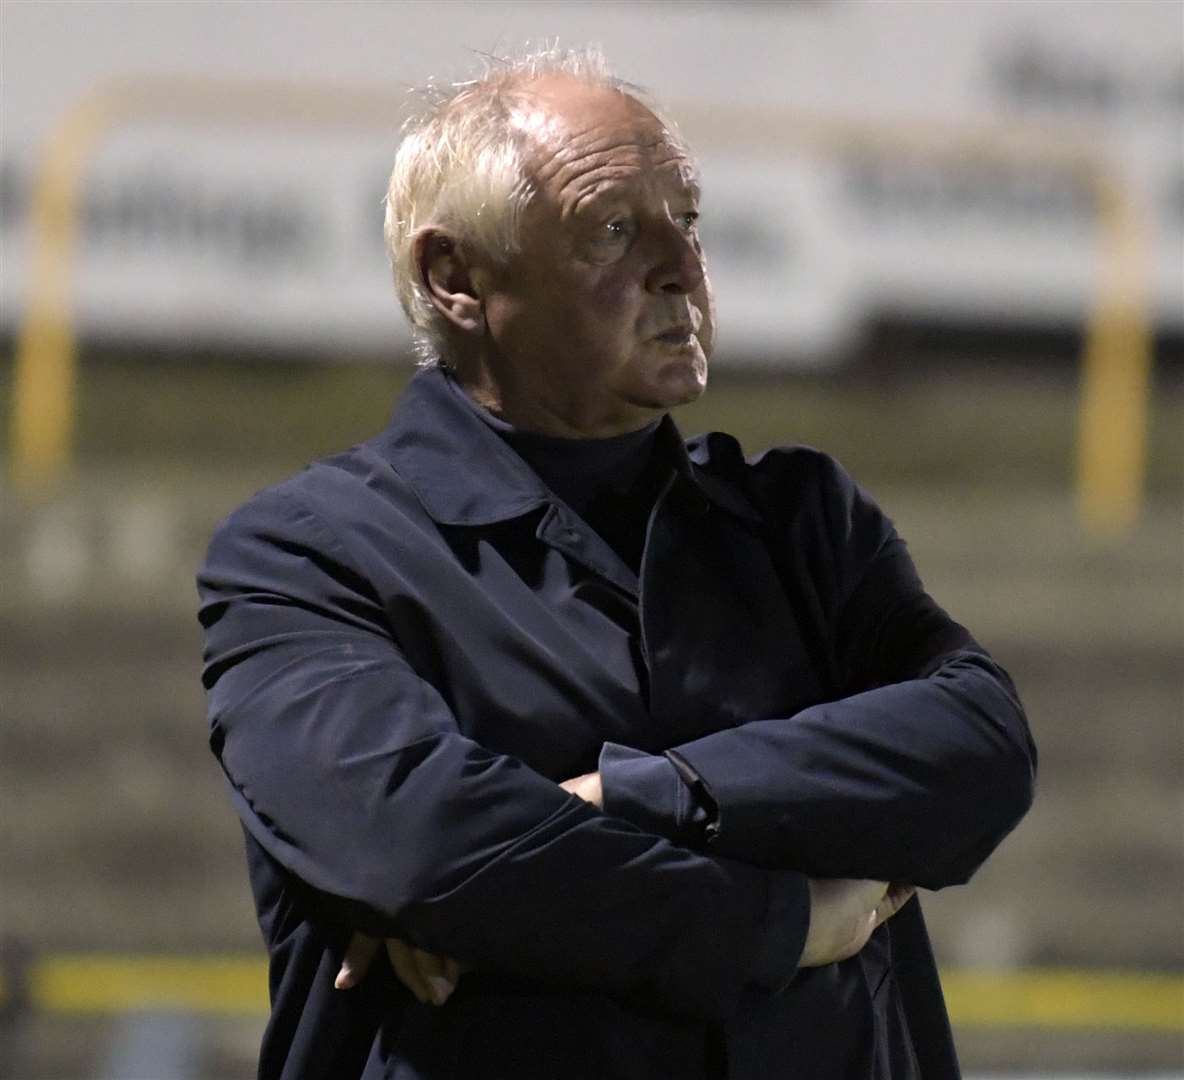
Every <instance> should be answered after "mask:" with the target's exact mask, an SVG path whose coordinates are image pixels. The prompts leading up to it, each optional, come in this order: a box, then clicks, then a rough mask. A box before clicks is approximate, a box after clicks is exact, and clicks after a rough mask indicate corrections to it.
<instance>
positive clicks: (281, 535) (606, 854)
mask: <svg viewBox="0 0 1184 1080" xmlns="http://www.w3.org/2000/svg"><path fill="white" fill-rule="evenodd" d="M901 558H903V559H904V560H906V561H907V556H904V555H903V554H902V553H900V552H888V553H887V555H886V557H885V558H884V559H883V560H880V563H881V565H880V567H879V569H878V570H877V573H880V572H882V573H884V574H885V575H898V576H901V575H902V567H904V566H905V563H902V562H900V561H899V560H900V559H901ZM907 568H908V569H910V570H911V563H909V564H907ZM907 578H908V575H907V574H903V575H902V580H906V583H907ZM200 585H201V589H202V596H203V609H202V622H203V625H204V626H205V628H206V632H207V652H206V657H207V666H206V673H205V681H206V685H207V688H208V689H209V695H210V718H211V743H212V746H213V749H214V750H215V753H216V754H217V755H218V757H219V759H220V761H221V763H222V766H223V769H224V771H225V773H226V775H227V777H228V779H229V781H230V786H231V794H232V798H233V799H234V801H235V802H236V804H237V808H238V811H239V814H240V816H241V817H242V819H243V821H244V823H245V825H246V827H247V828H248V829H249V831H250V832H251V833H252V835H253V836H254V837H255V838H256V840H258V841H259V843H260V844H262V846H263V847H264V848H265V849H266V850H267V851H268V852H269V853H270V854H271V855H272V857H273V858H275V859H276V860H278V861H279V862H280V863H281V864H282V865H283V866H284V867H286V868H287V870H288V871H290V872H291V873H292V874H294V875H295V876H296V877H297V878H299V879H300V880H302V881H304V882H305V883H306V884H308V885H310V886H312V887H313V888H314V889H315V890H318V892H319V893H320V894H322V895H323V896H324V898H325V903H326V909H327V910H332V911H335V912H338V913H340V917H341V918H343V919H348V920H349V922H350V924H351V925H354V926H357V927H359V928H360V929H362V930H364V931H366V932H367V933H369V934H371V935H374V936H376V937H399V938H401V939H405V940H406V941H407V942H410V943H412V944H413V945H414V946H415V947H417V948H419V949H421V950H423V951H425V952H430V953H436V954H440V955H443V956H449V957H455V958H457V960H458V961H459V962H461V963H466V964H476V965H480V966H481V967H484V968H489V969H492V970H499V971H505V972H508V973H512V974H520V975H525V976H529V977H532V978H540V979H544V980H552V981H555V982H556V983H558V984H563V985H571V984H578V985H585V986H595V987H598V988H601V989H604V990H607V991H610V992H615V993H620V994H623V995H634V994H639V995H645V996H647V997H656V998H657V999H658V1000H660V1001H662V1002H663V1003H665V1004H666V1005H667V1006H668V1007H670V1008H672V1009H675V1010H678V1011H682V1012H686V1013H689V1014H691V1015H704V1016H719V1015H723V1014H725V1013H726V1012H727V1011H729V1009H730V1006H731V1003H732V1002H733V1001H734V1000H735V996H736V994H737V993H738V991H739V990H740V988H741V987H742V986H743V985H744V984H745V983H746V982H747V981H748V980H749V979H750V977H751V972H752V971H753V970H754V968H757V967H760V966H761V964H760V960H761V956H760V954H761V952H762V950H769V949H777V950H778V951H779V952H781V953H782V954H783V956H782V958H781V962H782V964H783V965H784V967H783V971H784V978H785V979H788V977H790V976H791V975H792V971H793V967H794V964H795V962H796V961H797V960H798V958H799V956H800V954H801V953H802V951H803V948H804V947H805V944H806V940H807V931H808V928H809V924H810V921H811V920H810V906H811V896H810V890H811V886H810V884H809V882H808V879H807V877H806V875H807V874H809V875H812V876H815V877H820V878H821V877H826V878H859V879H865V878H867V879H876V880H879V881H883V882H909V883H915V884H922V885H927V886H931V887H938V886H940V885H944V884H950V883H952V882H956V881H962V880H965V878H966V877H967V876H968V875H969V873H970V872H972V871H973V869H974V867H975V866H977V865H978V863H979V862H981V860H982V859H983V858H985V857H986V855H987V854H988V853H989V851H990V850H992V849H993V847H994V846H995V844H997V843H998V841H999V840H1000V839H1001V838H1002V836H1003V835H1005V834H1006V832H1007V831H1008V830H1009V829H1010V828H1011V827H1012V826H1013V825H1014V823H1015V822H1016V821H1017V820H1018V819H1019V817H1020V816H1022V813H1023V812H1024V810H1026V808H1027V805H1028V801H1029V800H1030V798H1031V776H1032V764H1033V758H1032V751H1031V746H1030V742H1029V740H1028V736H1027V731H1026V726H1025V724H1024V719H1023V714H1022V711H1021V710H1020V709H1019V706H1018V703H1017V702H1016V701H1015V698H1014V695H1013V693H1012V691H1011V688H1010V683H1009V681H1008V680H1007V678H1006V676H1005V675H1004V674H1003V673H1002V672H1001V671H1000V670H999V669H998V668H996V667H995V666H994V665H993V664H992V663H991V661H990V660H989V659H988V658H987V657H986V656H985V655H984V654H982V653H981V652H980V651H979V650H977V649H976V648H975V647H974V646H973V643H971V642H969V639H964V640H960V641H953V640H947V638H946V637H944V636H943V635H946V634H948V632H949V626H951V625H952V624H949V623H948V620H945V621H944V622H942V621H941V620H938V619H935V616H934V614H933V610H931V609H930V608H929V607H925V605H924V604H922V603H921V602H920V601H915V603H916V605H917V606H916V608H915V610H912V611H911V613H910V611H908V610H903V609H901V604H903V603H904V601H903V599H902V595H903V593H905V592H908V593H909V594H910V595H911V594H912V587H911V586H909V587H908V588H907V589H904V590H902V594H901V595H898V596H896V598H895V599H894V600H893V605H894V606H895V608H896V610H881V611H879V612H877V613H875V614H873V615H870V616H868V618H869V619H871V620H872V622H873V623H874V622H876V620H880V621H884V622H885V623H887V622H890V623H891V624H892V629H893V640H899V639H901V638H904V639H908V640H910V641H912V642H913V646H912V648H911V651H910V650H905V652H906V653H908V655H906V656H904V658H903V659H899V660H895V661H893V662H892V663H893V664H894V665H895V666H896V667H897V668H898V669H907V670H908V671H909V673H910V674H915V675H917V676H919V677H914V678H905V679H904V681H889V680H890V679H891V680H895V679H896V677H897V675H898V674H899V671H890V670H887V668H886V667H885V666H884V665H885V663H886V662H884V661H883V658H872V659H871V660H868V659H866V658H864V659H862V660H861V659H860V657H858V656H857V655H856V653H857V652H858V650H855V649H854V647H852V649H851V650H850V652H851V655H849V656H846V657H845V659H844V663H846V664H848V665H849V666H851V667H852V669H853V670H854V669H856V668H860V669H862V670H864V671H875V680H874V681H879V682H885V683H887V685H882V686H877V687H875V688H873V689H868V690H865V691H864V692H862V693H858V694H852V695H850V696H848V697H845V698H843V699H841V700H839V701H836V702H834V703H831V704H826V705H818V706H815V707H813V708H811V709H807V710H805V711H804V712H801V713H798V714H797V715H795V716H793V717H784V718H772V719H762V720H758V721H754V722H753V723H750V724H745V725H742V726H740V727H738V728H730V729H728V730H725V731H722V732H719V733H717V734H714V735H709V736H706V737H705V738H703V739H698V740H695V741H694V742H692V743H689V744H686V745H684V746H682V747H680V748H678V749H679V751H680V752H681V753H682V754H683V756H684V757H685V758H686V760H687V761H688V762H690V764H691V765H692V766H693V767H694V768H695V769H696V771H697V772H698V773H699V774H700V775H701V776H702V777H703V779H704V781H705V783H706V785H707V787H708V788H709V789H710V791H711V794H712V796H713V798H714V799H715V801H716V803H717V805H718V814H719V826H720V828H719V830H718V833H717V834H716V837H715V839H714V841H713V842H712V844H711V846H710V848H709V849H708V850H707V851H697V850H692V849H691V848H689V847H687V846H680V845H676V844H674V843H671V842H670V841H669V840H667V839H664V838H663V837H662V836H661V835H659V831H658V830H657V829H656V828H655V825H654V820H656V819H654V818H653V815H658V818H660V815H661V814H662V813H663V812H664V811H663V808H662V807H661V806H651V807H650V808H649V811H648V813H649V814H650V815H651V820H647V823H646V829H647V831H641V830H639V829H638V828H637V827H636V826H634V825H632V824H630V823H629V822H627V821H626V820H624V819H622V818H620V817H616V816H614V814H613V813H612V809H613V798H612V777H611V776H608V777H606V778H605V779H606V784H607V787H606V803H607V805H608V809H609V813H604V812H601V811H600V810H598V809H597V808H596V807H595V806H593V805H591V804H590V803H589V802H587V801H585V800H584V799H582V798H580V797H578V796H576V795H573V794H572V793H571V792H569V791H567V790H564V789H563V788H562V787H560V786H559V784H558V783H556V782H555V781H554V780H552V779H549V778H547V777H544V776H542V775H540V774H539V773H537V772H534V771H533V770H531V769H529V768H528V767H526V766H525V765H524V764H522V763H521V762H520V761H517V760H516V759H513V758H510V757H507V756H505V755H499V754H496V753H493V752H491V751H489V750H487V749H485V748H484V747H482V746H480V745H479V744H477V743H476V742H474V741H473V740H471V739H469V738H466V737H465V736H464V735H463V734H462V733H461V730H460V727H459V725H458V724H457V721H456V718H455V717H454V716H453V714H452V713H451V711H450V709H449V707H448V705H447V703H446V702H445V701H444V699H443V698H442V697H441V695H440V694H439V693H438V691H437V690H436V689H435V688H434V687H432V686H431V685H430V684H429V683H427V682H426V681H424V680H423V679H421V678H420V677H419V676H418V675H417V674H416V672H415V671H414V670H413V669H412V668H411V666H410V664H409V663H408V662H407V660H406V659H405V657H404V656H403V654H402V653H401V651H400V649H399V648H398V646H397V645H396V643H395V642H394V641H393V640H392V639H391V637H390V636H389V633H388V632H387V631H386V629H385V627H386V621H385V618H384V612H383V610H382V607H381V603H380V601H379V599H378V598H377V597H376V596H375V595H374V593H373V591H372V590H371V589H369V588H368V587H367V584H366V579H365V577H364V575H363V573H362V570H361V568H359V567H357V566H354V565H351V562H350V559H349V557H348V555H347V553H346V551H345V549H344V548H343V547H342V546H341V545H340V543H339V542H338V541H337V539H336V538H335V537H334V536H333V534H332V533H331V532H330V531H329V530H328V529H327V527H326V526H325V525H324V524H323V522H322V521H321V520H320V518H318V517H317V516H316V515H315V514H314V513H313V512H312V511H310V510H309V509H308V508H307V507H306V506H305V505H304V504H303V503H302V502H301V501H300V500H298V499H295V498H293V497H291V496H290V495H286V494H283V493H275V492H272V493H270V494H267V495H264V496H262V497H259V498H257V499H256V500H255V501H253V502H252V503H251V504H248V506H247V507H246V508H244V510H242V511H240V512H239V513H238V514H237V515H235V516H234V517H232V519H231V520H230V522H229V524H228V525H227V526H226V527H225V528H223V529H222V530H221V531H220V533H219V535H218V536H217V537H216V538H215V541H214V543H213V544H212V546H211V549H210V556H209V559H208V561H207V564H206V566H205V568H204V569H203V572H202V575H201V578H200ZM926 599H927V598H926ZM906 607H907V605H906ZM913 624H916V626H914V625H913ZM931 624H933V625H937V624H940V627H939V629H938V630H934V629H933V625H931ZM910 627H912V629H910ZM885 630H886V627H885V626H879V627H877V626H875V625H870V624H869V625H862V624H861V625H858V626H854V627H851V628H849V629H848V634H849V635H853V636H854V637H856V638H857V637H859V636H862V637H863V638H865V639H866V640H876V639H878V637H880V636H882V635H883V633H884V632H885ZM951 645H953V646H954V647H953V648H950V646H951ZM893 648H898V647H897V646H893ZM838 651H839V653H840V654H843V653H844V650H843V649H842V648H840V649H839V650H838ZM914 653H918V654H924V656H923V658H922V659H921V661H920V662H918V655H913V654H914ZM889 666H891V665H889ZM878 668H883V670H877V669H878ZM675 779H676V780H677V778H675ZM677 782H680V783H681V781H677ZM984 793H989V796H990V797H989V798H986V797H984ZM669 824H670V830H669V835H679V833H680V830H681V829H682V828H683V827H684V825H685V823H684V822H680V821H677V820H673V819H672V820H670V822H669ZM836 829H839V830H842V833H841V835H842V837H843V843H841V844H836V843H835V842H834V837H835V835H836V834H835V830H836ZM901 895H902V894H900V893H897V894H894V896H893V897H892V898H889V900H888V904H887V906H886V907H881V911H887V912H888V913H889V914H890V913H891V910H895V908H894V907H893V904H895V903H898V902H899V900H900V899H901ZM774 898H779V900H778V907H779V910H781V911H782V912H783V913H784V912H789V915H788V917H787V918H786V919H785V921H786V922H787V923H788V924H791V925H785V926H781V927H779V928H770V927H769V926H767V925H766V921H767V919H768V917H769V914H768V913H769V910H770V904H771V902H773V901H774ZM814 903H815V905H818V903H819V899H818V897H817V896H815V897H814ZM879 903H880V900H879V899H876V900H875V901H874V905H878V904H879ZM874 905H873V906H874ZM889 909H891V910H889ZM491 911H496V912H497V913H498V917H497V918H496V919H493V918H490V917H489V913H490V912H491ZM877 917H878V915H877ZM815 921H816V925H817V911H816V913H815ZM771 931H774V932H771Z"/></svg>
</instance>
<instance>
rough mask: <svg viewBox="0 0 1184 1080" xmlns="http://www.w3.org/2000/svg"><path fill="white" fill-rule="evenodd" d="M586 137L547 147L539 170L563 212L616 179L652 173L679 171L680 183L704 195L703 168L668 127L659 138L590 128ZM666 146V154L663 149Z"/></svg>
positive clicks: (574, 208)
mask: <svg viewBox="0 0 1184 1080" xmlns="http://www.w3.org/2000/svg"><path fill="white" fill-rule="evenodd" d="M580 135H582V136H584V138H583V139H582V140H581V139H580V138H579V137H578V136H577V138H574V139H571V140H567V141H565V142H562V143H558V142H557V143H553V144H552V145H551V147H548V148H547V150H548V151H549V153H548V155H547V158H546V159H545V160H544V161H543V162H541V163H540V164H539V165H538V166H537V167H536V169H535V170H534V177H535V180H536V182H538V183H539V184H540V185H548V186H551V185H553V187H552V190H553V192H554V195H555V198H556V200H557V202H558V203H559V205H560V207H561V213H562V215H563V216H567V214H568V213H574V212H576V211H577V210H578V209H579V207H580V205H581V204H583V203H584V202H586V201H587V200H588V199H590V198H594V197H595V196H597V195H599V194H601V193H602V192H603V191H604V190H605V189H606V188H608V187H611V186H612V185H613V184H614V183H615V182H621V183H622V184H623V185H624V184H628V183H629V182H630V181H631V180H634V179H635V178H637V177H639V176H641V177H643V176H645V174H646V173H650V174H658V173H661V172H665V171H667V170H670V169H673V171H674V172H675V173H676V174H677V176H678V180H679V182H680V183H682V184H683V185H684V186H686V187H687V188H689V189H691V192H692V194H693V195H694V196H696V197H697V196H698V183H697V179H698V170H697V169H696V168H695V166H694V163H693V162H692V161H691V159H690V158H689V157H688V156H687V154H686V152H685V151H684V150H683V148H682V147H681V146H679V145H678V144H677V143H675V142H673V141H672V140H671V139H670V138H669V136H668V135H667V133H666V132H665V131H664V130H663V131H662V132H661V133H660V134H659V135H657V136H656V137H655V138H653V139H647V140H644V141H643V140H638V139H634V140H627V141H624V140H621V139H620V138H614V137H605V136H600V137H597V136H596V135H595V128H591V129H586V130H585V131H583V132H581V133H580ZM588 136H592V137H591V138H589V137H588ZM580 141H585V142H587V143H588V144H589V145H587V146H586V147H584V148H582V147H580V146H579V145H578V143H579V142H580ZM573 144H575V145H574V147H573ZM573 148H574V151H575V152H574V154H573V153H572V151H573ZM661 150H665V151H666V153H658V151H661Z"/></svg>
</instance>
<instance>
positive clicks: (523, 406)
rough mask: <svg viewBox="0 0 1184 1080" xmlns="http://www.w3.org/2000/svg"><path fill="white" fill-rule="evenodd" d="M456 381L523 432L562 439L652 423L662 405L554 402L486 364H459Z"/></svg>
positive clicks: (609, 434) (622, 431)
mask: <svg viewBox="0 0 1184 1080" xmlns="http://www.w3.org/2000/svg"><path fill="white" fill-rule="evenodd" d="M454 375H455V378H456V381H457V382H458V383H459V384H460V386H461V387H462V388H463V389H464V391H465V393H466V394H468V395H469V397H471V398H472V399H473V400H474V401H475V402H476V403H477V404H478V405H480V406H481V407H482V408H483V409H488V410H489V412H491V413H493V415H494V416H497V417H499V418H501V419H502V420H505V421H506V422H507V423H508V424H511V425H513V427H514V429H515V430H517V431H523V432H535V433H537V434H539V435H550V436H552V437H554V438H559V439H610V438H613V437H615V436H617V435H628V434H629V433H630V432H633V431H640V430H641V429H642V428H644V427H646V426H647V425H649V424H652V423H653V422H654V421H655V420H657V419H658V418H659V417H660V416H661V415H662V410H661V409H644V408H640V407H639V408H634V409H631V410H629V412H628V413H615V414H613V415H611V416H610V415H607V414H605V413H597V412H596V411H595V410H594V409H591V408H589V407H588V404H587V403H586V402H581V401H578V400H575V399H565V400H561V401H558V402H554V401H551V400H549V399H548V397H547V396H546V395H544V394H540V393H538V392H537V391H535V390H533V389H532V388H530V387H526V386H523V385H521V384H518V385H515V384H513V383H509V382H508V381H507V380H504V379H498V378H496V377H495V376H494V374H493V373H492V372H491V371H490V370H489V368H488V367H487V366H486V365H483V364H471V365H458V366H457V367H456V368H455V369H454Z"/></svg>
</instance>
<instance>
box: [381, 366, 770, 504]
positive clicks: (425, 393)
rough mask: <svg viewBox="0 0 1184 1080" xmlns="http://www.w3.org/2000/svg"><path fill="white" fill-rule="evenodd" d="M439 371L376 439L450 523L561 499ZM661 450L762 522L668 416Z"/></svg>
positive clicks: (419, 384)
mask: <svg viewBox="0 0 1184 1080" xmlns="http://www.w3.org/2000/svg"><path fill="white" fill-rule="evenodd" d="M450 381H451V380H450V376H449V375H448V374H447V373H446V372H445V371H443V370H442V369H439V368H429V369H428V370H426V371H420V372H417V373H416V374H415V375H414V376H413V377H412V379H411V381H410V382H409V383H408V384H407V388H406V389H405V390H404V392H403V395H402V397H401V398H400V399H399V402H398V404H397V405H396V407H395V411H394V415H393V416H392V418H391V422H390V424H389V425H388V427H387V428H386V430H385V431H383V432H382V433H381V434H380V435H378V436H376V437H375V438H374V439H373V440H371V445H372V446H373V447H374V448H375V449H376V450H378V451H379V452H380V453H381V454H382V455H383V456H384V457H385V458H386V459H387V460H388V461H389V462H390V463H391V464H392V465H393V466H394V468H395V471H396V472H398V473H399V475H400V476H402V477H403V479H404V480H406V481H407V483H408V484H410V486H411V487H412V489H413V490H414V491H415V494H416V496H417V497H418V498H419V501H420V502H421V503H422V504H423V507H424V509H425V510H427V512H428V513H429V514H430V515H431V516H432V518H433V519H435V520H436V521H438V522H440V523H441V524H443V525H488V524H492V523H493V522H497V521H507V520H509V519H511V518H516V517H520V516H522V515H523V514H527V513H530V512H531V511H533V510H536V509H538V508H539V507H541V506H545V505H549V504H553V503H554V502H555V501H556V499H555V496H554V495H553V494H552V492H551V491H550V490H549V489H548V488H547V486H546V485H545V484H544V483H543V481H542V480H541V479H539V477H538V475H537V474H536V473H535V472H534V471H533V470H532V469H531V468H530V467H529V466H528V465H527V464H526V462H525V461H523V460H522V458H521V457H519V456H518V455H517V454H516V453H515V452H514V451H513V450H512V449H511V448H510V447H509V446H508V445H507V444H506V442H505V441H504V440H502V439H501V438H500V437H499V436H498V434H497V433H496V432H495V431H493V430H492V429H491V428H490V427H489V426H488V425H487V424H486V423H485V422H484V421H483V420H482V419H481V417H480V416H478V415H477V413H476V411H475V410H474V409H473V408H470V407H469V406H468V405H467V404H466V403H465V402H464V401H463V400H462V399H461V398H460V396H459V393H458V388H456V387H455V386H454V385H450ZM658 437H659V440H660V441H659V445H660V446H662V447H663V448H666V450H667V452H668V453H670V456H671V459H672V462H673V465H674V468H675V469H676V471H677V472H678V473H679V474H680V475H681V476H682V477H684V478H685V479H686V480H687V481H688V482H689V483H690V484H691V485H692V486H693V487H694V488H695V489H697V490H698V491H699V492H701V493H702V495H703V496H705V497H706V498H707V499H709V500H710V501H711V502H713V503H715V504H716V505H718V506H721V507H722V508H724V509H726V510H729V511H730V512H731V513H733V514H738V515H739V516H741V517H744V518H747V519H749V520H755V519H758V518H759V515H758V514H757V513H756V511H755V510H754V509H753V507H752V504H751V503H749V502H748V500H747V498H745V496H744V495H743V494H742V493H741V492H740V491H739V490H738V489H737V488H736V487H734V486H733V485H732V484H730V483H728V482H727V481H723V480H721V479H719V478H717V477H715V476H713V475H712V474H711V473H709V472H708V471H707V470H706V469H705V468H704V465H706V464H707V461H706V457H705V456H703V455H701V454H699V453H697V454H696V455H695V457H696V458H697V459H701V460H692V458H691V456H690V455H689V454H688V453H687V448H686V446H685V445H684V444H683V441H682V436H681V435H680V434H679V432H678V428H677V427H676V426H675V424H674V421H673V420H672V419H671V418H670V417H669V416H666V417H664V418H663V420H662V423H661V425H660V427H659V429H658Z"/></svg>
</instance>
